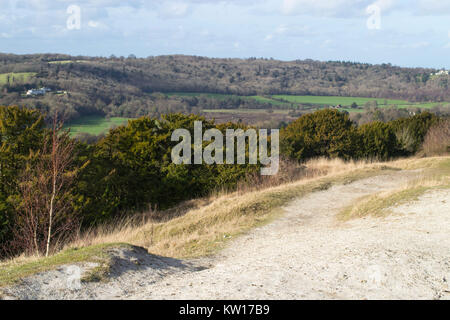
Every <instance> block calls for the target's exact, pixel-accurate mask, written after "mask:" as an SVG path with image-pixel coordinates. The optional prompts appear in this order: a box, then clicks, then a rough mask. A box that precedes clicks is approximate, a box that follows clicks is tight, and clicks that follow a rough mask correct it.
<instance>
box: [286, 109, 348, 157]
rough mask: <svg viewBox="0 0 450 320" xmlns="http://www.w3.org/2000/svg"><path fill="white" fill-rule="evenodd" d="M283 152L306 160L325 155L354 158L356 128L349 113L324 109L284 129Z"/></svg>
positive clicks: (301, 118) (305, 116)
mask: <svg viewBox="0 0 450 320" xmlns="http://www.w3.org/2000/svg"><path fill="white" fill-rule="evenodd" d="M281 139H282V141H281V146H282V152H283V153H284V154H285V155H286V156H288V157H291V158H294V159H297V160H299V161H303V160H306V159H310V158H314V157H319V156H325V157H341V158H346V159H348V158H350V157H352V156H353V155H354V154H355V150H354V148H355V144H354V142H355V141H356V128H355V126H354V125H353V123H352V122H351V121H350V119H349V117H348V114H346V113H342V112H339V111H337V110H330V109H329V110H321V111H317V112H314V113H311V114H306V115H304V116H302V117H300V118H299V119H297V120H296V121H294V122H293V123H291V124H290V125H289V126H287V127H286V128H285V129H283V130H282V131H281Z"/></svg>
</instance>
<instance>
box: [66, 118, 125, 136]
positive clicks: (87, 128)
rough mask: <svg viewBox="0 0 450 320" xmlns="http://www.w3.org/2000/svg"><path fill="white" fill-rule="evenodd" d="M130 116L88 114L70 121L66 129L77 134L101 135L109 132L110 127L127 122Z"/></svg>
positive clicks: (72, 133) (73, 134)
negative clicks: (111, 116)
mask: <svg viewBox="0 0 450 320" xmlns="http://www.w3.org/2000/svg"><path fill="white" fill-rule="evenodd" d="M128 120H129V118H119V117H116V118H109V119H107V118H105V117H102V116H86V117H81V118H78V119H77V120H75V121H72V122H71V123H68V124H67V125H66V126H64V127H65V129H70V134H71V135H72V136H75V135H77V134H79V133H89V134H92V135H99V134H102V133H106V132H108V130H109V129H111V128H112V127H115V126H121V125H125V124H127V122H128Z"/></svg>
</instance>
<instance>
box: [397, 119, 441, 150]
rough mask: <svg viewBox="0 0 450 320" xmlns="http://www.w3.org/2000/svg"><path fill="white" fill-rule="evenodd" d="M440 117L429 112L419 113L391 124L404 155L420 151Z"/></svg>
mask: <svg viewBox="0 0 450 320" xmlns="http://www.w3.org/2000/svg"><path fill="white" fill-rule="evenodd" d="M437 119H438V117H436V116H435V115H434V114H432V113H429V112H423V113H419V114H417V115H414V116H412V117H410V118H402V119H398V120H394V121H392V122H390V126H391V127H392V129H393V130H394V131H395V133H396V134H397V136H398V137H399V143H400V145H401V148H402V150H403V153H404V155H410V154H414V153H416V152H417V151H419V148H420V147H421V146H422V143H423V141H424V139H425V136H426V134H427V132H428V130H429V129H430V127H431V126H432V125H433V124H435V123H436V121H437Z"/></svg>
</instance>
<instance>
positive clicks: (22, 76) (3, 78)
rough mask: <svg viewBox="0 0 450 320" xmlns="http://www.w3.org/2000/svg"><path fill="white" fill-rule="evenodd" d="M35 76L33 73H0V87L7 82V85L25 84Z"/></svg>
mask: <svg viewBox="0 0 450 320" xmlns="http://www.w3.org/2000/svg"><path fill="white" fill-rule="evenodd" d="M35 75H36V73H35V72H19V73H15V72H10V73H1V74H0V85H5V84H8V80H9V83H13V82H21V83H23V82H27V81H28V80H30V79H31V78H32V77H34V76H35ZM8 78H9V79H8Z"/></svg>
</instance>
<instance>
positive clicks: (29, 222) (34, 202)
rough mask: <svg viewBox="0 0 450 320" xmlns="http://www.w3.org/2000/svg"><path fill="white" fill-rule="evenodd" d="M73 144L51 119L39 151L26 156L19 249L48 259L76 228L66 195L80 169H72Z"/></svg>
mask: <svg viewBox="0 0 450 320" xmlns="http://www.w3.org/2000/svg"><path fill="white" fill-rule="evenodd" d="M75 144H76V142H75V140H72V139H70V137H69V132H68V131H63V130H62V123H58V121H57V117H56V116H55V117H54V120H53V126H52V130H51V132H50V134H49V135H48V136H47V137H46V138H45V139H44V143H43V146H42V149H41V150H40V152H38V153H36V154H30V157H29V159H28V161H27V162H28V163H27V166H26V169H25V171H24V173H23V175H22V179H21V183H20V191H21V196H22V199H21V202H20V204H19V205H18V210H17V225H18V226H19V227H18V228H17V230H16V232H15V237H14V242H15V243H16V245H17V246H18V247H20V249H22V250H24V251H28V252H29V253H31V252H34V253H38V254H39V253H44V254H45V256H48V255H49V253H50V251H51V248H52V246H53V245H54V244H56V243H61V242H63V241H64V240H66V239H67V238H68V237H70V236H71V235H72V234H73V231H74V230H75V229H76V226H77V219H76V217H75V216H74V215H73V213H72V212H71V207H72V199H71V192H70V191H71V186H72V184H73V181H74V178H75V177H76V175H77V173H78V172H79V170H80V168H73V159H74V151H75ZM86 165H87V163H86V164H85V165H84V166H86ZM84 166H83V167H84Z"/></svg>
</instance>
